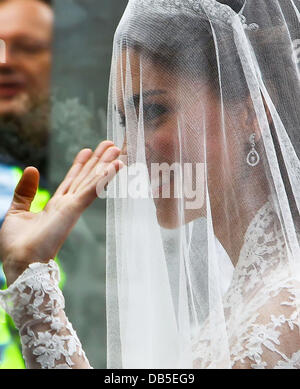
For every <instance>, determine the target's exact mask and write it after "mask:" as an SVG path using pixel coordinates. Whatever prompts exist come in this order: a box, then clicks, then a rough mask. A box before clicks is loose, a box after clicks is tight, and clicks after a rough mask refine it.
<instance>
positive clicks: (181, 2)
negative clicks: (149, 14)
mask: <svg viewBox="0 0 300 389" xmlns="http://www.w3.org/2000/svg"><path fill="white" fill-rule="evenodd" d="M133 1H134V4H136V5H146V6H149V5H150V6H152V7H157V6H162V7H164V8H166V9H168V11H171V10H172V9H175V10H181V9H183V10H184V9H187V10H190V11H193V12H196V13H198V14H202V15H204V16H207V17H208V18H210V19H212V20H214V19H215V20H219V21H222V22H224V23H225V24H228V25H231V24H232V18H233V17H235V16H236V15H237V13H236V12H235V11H234V10H233V9H232V8H231V7H229V6H228V5H226V4H221V3H218V2H217V1H216V0H133ZM238 15H239V17H240V20H241V22H242V24H243V27H244V28H245V29H248V30H256V29H258V28H259V26H258V25H257V24H256V23H251V24H249V25H248V24H247V20H246V18H245V16H244V15H242V14H238Z"/></svg>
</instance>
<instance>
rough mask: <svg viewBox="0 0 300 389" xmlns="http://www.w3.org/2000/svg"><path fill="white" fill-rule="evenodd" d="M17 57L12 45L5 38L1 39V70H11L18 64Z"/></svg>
mask: <svg viewBox="0 0 300 389" xmlns="http://www.w3.org/2000/svg"><path fill="white" fill-rule="evenodd" d="M17 62H18V61H17V58H16V56H15V55H14V53H13V49H12V47H11V45H10V44H9V43H8V42H6V41H5V40H3V39H0V69H1V72H3V71H4V72H7V71H11V70H12V68H13V67H14V66H15V65H16V64H17Z"/></svg>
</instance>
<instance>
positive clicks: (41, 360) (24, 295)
mask: <svg viewBox="0 0 300 389" xmlns="http://www.w3.org/2000/svg"><path fill="white" fill-rule="evenodd" d="M58 283H59V269H58V266H57V264H56V263H55V262H54V261H52V260H51V261H50V262H49V263H48V264H43V263H33V264H31V265H30V266H29V268H28V269H27V270H26V271H25V272H24V273H23V274H22V275H21V276H20V277H19V278H18V279H17V280H16V281H15V282H14V283H13V284H12V285H11V286H10V287H9V288H8V289H6V290H5V291H1V292H0V305H1V306H2V307H3V308H4V309H5V310H6V312H7V313H8V314H9V315H10V316H11V317H12V318H13V320H14V322H15V325H16V327H17V328H18V329H19V332H20V336H21V343H22V351H23V357H24V360H25V362H26V366H27V368H42V369H54V368H55V369H71V368H90V366H89V363H88V361H87V359H86V356H85V353H84V351H83V350H82V347H81V343H80V341H79V339H78V337H77V335H76V332H75V331H74V329H73V327H72V325H71V323H69V321H68V320H67V318H66V316H65V313H64V306H65V304H64V297H63V295H62V292H61V290H60V289H59V287H58Z"/></svg>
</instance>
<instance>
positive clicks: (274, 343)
mask: <svg viewBox="0 0 300 389" xmlns="http://www.w3.org/2000/svg"><path fill="white" fill-rule="evenodd" d="M279 225H280V224H279V222H278V218H277V215H276V213H275V211H274V208H273V207H272V206H271V203H270V201H268V202H267V203H266V204H265V205H264V206H263V207H262V208H261V209H260V210H259V211H258V212H257V214H256V215H255V217H254V218H253V220H252V221H251V223H250V225H249V227H248V230H247V233H246V235H245V242H244V245H243V247H242V249H241V252H240V259H239V262H238V264H237V266H236V268H235V270H234V274H233V279H232V283H231V285H230V287H229V289H228V291H227V293H226V294H225V296H224V308H225V317H226V324H227V328H228V338H229V339H230V345H229V346H230V350H231V354H232V356H231V359H232V361H233V363H234V364H233V366H232V367H233V368H238V369H248V368H255V369H271V368H275V369H286V368H294V369H297V368H300V336H299V314H298V307H299V302H300V292H299V291H300V280H299V279H297V278H296V277H295V275H292V274H289V270H288V269H289V266H287V258H286V250H285V242H284V239H283V235H282V233H281V229H280V228H279ZM58 282H59V270H58V267H57V265H56V263H55V262H54V261H52V260H51V261H50V262H49V263H48V264H44V263H33V264H31V265H30V266H29V268H28V269H27V270H26V271H25V272H24V273H23V274H22V275H21V276H20V277H19V278H18V279H17V280H16V281H15V282H14V283H13V284H12V285H11V286H10V287H9V288H8V289H7V290H5V291H1V292H0V305H1V306H2V307H3V308H4V309H5V310H6V311H7V313H8V314H10V315H11V316H12V318H13V320H14V322H15V324H16V326H17V328H18V329H19V332H20V336H21V342H22V348H23V356H24V359H25V362H26V366H27V368H29V369H34V368H42V369H86V368H90V365H89V362H88V360H87V358H86V355H85V353H84V351H83V349H82V346H81V343H80V341H79V339H78V337H77V335H76V332H75V331H74V329H73V327H72V325H71V323H70V322H69V321H68V319H67V317H66V315H65V312H64V297H63V295H62V292H61V290H60V289H59V287H58ZM241 298H242V299H243V301H240V300H241ZM207 339H209V336H207V333H206V328H205V324H204V326H203V328H201V329H200V330H199V333H198V335H197V336H196V337H195V339H194V347H193V353H194V354H193V360H194V363H193V365H194V367H195V368H200V369H207V368H210V367H211V365H212V362H213V364H214V365H215V364H216V363H218V362H217V361H210V360H209V344H208V343H209V341H207ZM99 352H100V350H99ZM203 356H207V358H204V357H203ZM219 362H220V367H221V365H222V355H221V354H220V361H219Z"/></svg>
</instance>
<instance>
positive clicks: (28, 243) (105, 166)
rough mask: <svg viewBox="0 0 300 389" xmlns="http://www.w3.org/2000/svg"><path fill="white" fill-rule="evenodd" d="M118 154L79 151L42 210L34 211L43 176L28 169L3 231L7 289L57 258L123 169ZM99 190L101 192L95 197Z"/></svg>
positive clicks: (0, 253)
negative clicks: (83, 217) (33, 266)
mask: <svg viewBox="0 0 300 389" xmlns="http://www.w3.org/2000/svg"><path fill="white" fill-rule="evenodd" d="M119 155H120V149H118V148H117V147H115V146H114V144H113V142H110V141H104V142H101V143H100V144H99V146H98V147H97V149H96V150H95V152H94V153H93V152H92V150H90V149H84V150H81V151H80V152H79V153H78V155H77V157H76V158H75V160H74V163H73V165H72V167H71V169H70V170H69V172H68V174H67V175H66V177H65V179H64V180H63V182H62V183H61V184H60V186H59V187H58V189H57V191H56V192H55V194H54V195H53V197H52V198H51V199H50V200H49V202H48V204H47V205H46V207H45V208H44V210H43V211H41V212H39V213H32V212H30V206H31V203H32V201H33V199H34V197H35V194H36V191H37V188H38V184H39V172H38V170H37V169H36V168H34V167H28V168H26V169H25V171H24V173H23V176H22V178H21V180H20V182H19V184H18V185H17V187H16V190H15V194H14V198H13V201H12V204H11V207H10V209H9V211H8V213H7V215H6V218H5V220H4V222H3V225H2V228H1V230H0V258H1V260H2V261H3V269H4V272H5V275H6V279H7V284H8V285H10V284H11V283H13V282H14V281H15V280H16V278H18V276H19V275H20V274H21V273H23V271H24V270H25V269H26V268H27V267H28V265H29V264H30V263H32V262H48V261H49V260H50V259H53V258H54V257H55V256H56V254H57V253H58V251H59V249H60V247H61V246H62V244H63V243H64V241H65V240H66V238H67V236H68V235H69V233H70V231H71V230H72V228H73V227H74V225H75V223H76V221H77V220H78V218H79V217H80V215H81V214H82V212H83V211H84V210H85V209H86V208H87V207H88V206H89V205H90V204H91V203H92V202H93V201H94V200H95V198H96V197H97V193H98V194H99V191H101V188H102V189H103V188H104V187H105V185H107V183H108V182H110V181H111V180H112V179H113V177H114V176H115V175H116V173H117V172H118V171H119V170H120V169H121V168H122V166H123V163H122V162H121V161H120V160H118V159H117V158H118V157H119ZM96 187H97V193H96Z"/></svg>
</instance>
